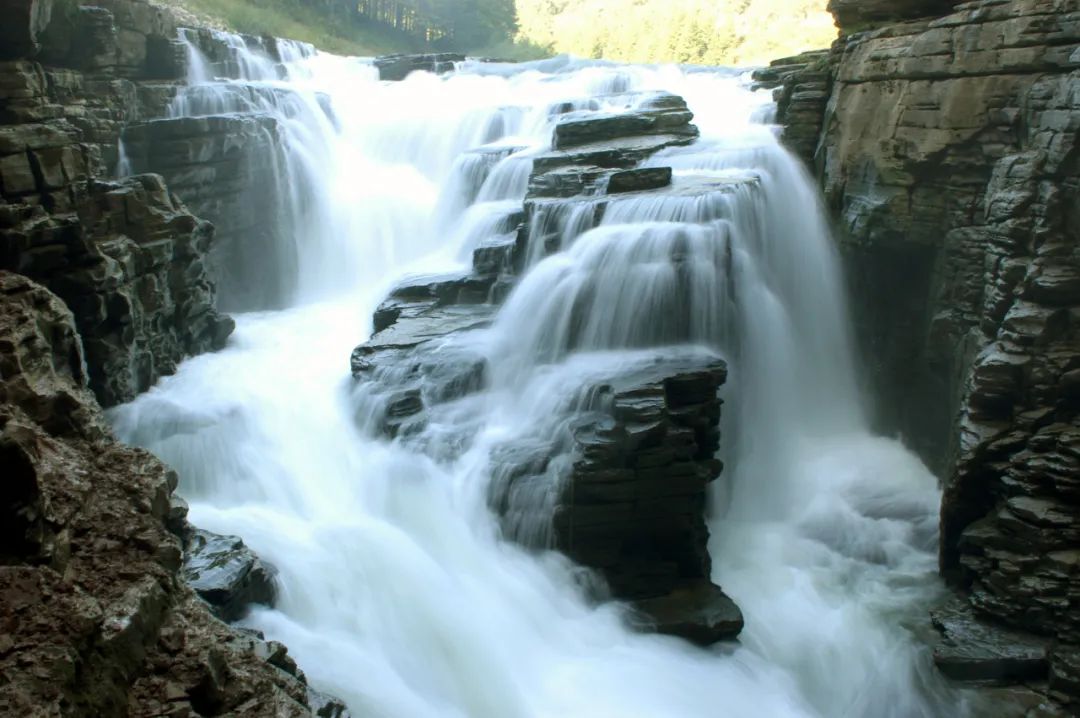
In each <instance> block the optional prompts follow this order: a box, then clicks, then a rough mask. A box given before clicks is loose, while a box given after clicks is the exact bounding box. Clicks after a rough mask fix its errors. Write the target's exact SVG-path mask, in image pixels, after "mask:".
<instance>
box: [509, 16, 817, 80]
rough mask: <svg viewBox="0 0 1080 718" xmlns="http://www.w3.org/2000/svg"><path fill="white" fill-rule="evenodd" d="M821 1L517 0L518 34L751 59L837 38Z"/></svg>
mask: <svg viewBox="0 0 1080 718" xmlns="http://www.w3.org/2000/svg"><path fill="white" fill-rule="evenodd" d="M825 4H826V2H825V0H518V2H517V13H518V23H519V30H518V38H519V39H520V40H523V41H526V42H529V43H532V44H535V45H539V46H541V47H548V48H550V49H551V50H552V51H554V52H567V53H571V54H574V55H581V56H585V57H597V58H605V59H609V60H625V61H633V62H681V63H695V64H704V65H757V64H764V63H766V62H768V61H769V60H771V59H773V58H776V57H780V56H784V55H792V54H795V53H798V52H802V51H804V50H811V49H815V48H820V47H827V46H828V45H829V44H831V43H832V41H833V40H835V39H836V34H837V31H836V27H835V26H834V24H833V19H832V16H831V15H829V14H828V13H827V12H826V11H825Z"/></svg>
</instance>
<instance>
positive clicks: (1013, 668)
mask: <svg viewBox="0 0 1080 718" xmlns="http://www.w3.org/2000/svg"><path fill="white" fill-rule="evenodd" d="M932 618H933V622H934V627H935V628H937V629H938V631H940V632H941V635H942V642H941V644H940V645H939V646H938V647H937V648H935V649H934V663H935V664H937V667H938V669H939V670H940V671H941V672H942V673H944V674H945V675H946V676H948V677H949V678H952V679H954V680H958V681H996V682H999V683H1013V682H1018V681H1026V680H1040V679H1042V680H1045V679H1046V678H1047V675H1048V671H1049V662H1048V660H1047V654H1048V646H1049V642H1048V641H1046V640H1045V639H1040V638H1038V637H1036V636H1031V635H1027V634H1022V633H1019V632H1016V631H1008V630H1003V629H1002V628H1001V626H995V625H993V624H990V623H987V622H985V621H982V620H980V619H979V618H977V617H976V615H975V614H974V612H973V611H972V609H971V607H970V606H969V605H968V604H967V603H966V602H963V601H953V602H952V603H950V604H948V605H946V606H943V607H941V608H939V609H936V610H935V611H934V612H933V614H932Z"/></svg>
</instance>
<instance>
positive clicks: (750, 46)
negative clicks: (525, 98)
mask: <svg viewBox="0 0 1080 718" xmlns="http://www.w3.org/2000/svg"><path fill="white" fill-rule="evenodd" d="M164 1H165V2H174V3H176V2H179V3H180V4H183V5H185V6H189V7H191V8H192V9H193V10H197V11H201V12H203V13H204V14H208V15H218V16H222V17H223V19H224V20H225V21H226V24H229V25H231V26H233V28H234V29H236V30H239V31H242V32H255V33H258V32H269V33H271V34H288V35H289V36H291V37H297V38H299V39H309V40H310V41H313V42H319V41H322V44H323V46H324V47H325V46H326V45H330V47H327V49H331V50H334V51H337V52H352V53H355V54H365V51H369V52H372V53H378V52H385V51H388V50H390V49H392V48H393V49H397V50H400V51H419V50H455V51H459V52H467V53H472V54H481V55H489V56H499V57H504V58H506V59H511V60H514V59H530V58H533V57H541V56H545V55H552V54H558V53H570V54H573V55H579V56H581V57H591V58H605V59H610V60H624V61H631V62H681V63H693V64H705V65H750V64H763V63H765V62H767V61H768V60H771V59H774V58H778V57H782V56H785V55H790V54H794V53H796V52H800V51H802V50H809V49H814V48H820V47H826V46H828V45H829V44H830V43H831V42H832V41H833V40H834V39H835V38H836V28H835V27H834V25H833V20H832V17H831V16H830V15H829V14H828V13H827V12H826V11H825V5H826V1H827V0H164Z"/></svg>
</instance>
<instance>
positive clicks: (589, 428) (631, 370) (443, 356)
mask: <svg viewBox="0 0 1080 718" xmlns="http://www.w3.org/2000/svg"><path fill="white" fill-rule="evenodd" d="M608 99H609V100H610V101H611V102H610V104H611V105H612V106H615V107H618V106H620V105H622V106H623V109H622V111H619V110H617V109H616V110H610V111H605V112H597V111H592V112H590V111H579V112H572V113H571V112H559V113H557V114H559V115H560V116H559V119H558V121H557V122H556V125H555V129H554V133H553V134H554V136H553V143H552V144H553V147H554V149H552V150H551V151H550V152H547V153H544V154H541V155H540V156H538V157H535V158H534V161H533V172H532V175H531V176H530V179H529V191H528V199H527V200H526V202H525V205H524V207H522V208H515V209H514V210H513V211H512V212H510V213H508V214H507V215H506V217H505V220H504V221H503V222H502V223H501V225H497V226H496V227H495V229H494V230H493V236H492V238H491V239H489V240H488V241H486V242H485V243H483V244H482V245H480V246H479V247H477V248H476V250H475V251H474V254H473V266H472V269H471V271H469V272H465V273H461V274H456V275H452V276H438V277H417V278H413V279H410V280H408V281H406V282H404V283H402V284H401V285H400V286H398V287H397V288H395V289H394V290H393V291H392V292H391V294H390V296H389V297H388V298H387V300H386V301H385V302H383V304H382V305H381V306H380V307H379V309H378V310H377V311H376V313H375V318H374V323H375V334H374V336H373V337H372V338H371V340H370V341H368V342H367V343H365V344H363V345H361V346H360V347H358V348H357V349H356V350H355V352H354V353H353V356H352V370H353V374H354V376H355V377H356V379H357V387H356V394H357V396H359V397H361V404H362V407H363V408H362V411H363V412H364V414H363V415H364V417H365V420H366V421H371V420H372V418H373V420H374V421H373V423H374V425H375V426H376V427H377V428H378V429H379V430H381V431H382V432H383V433H384V434H385V435H387V436H391V437H396V438H398V439H400V440H402V441H410V442H419V443H418V444H417V448H418V449H421V450H422V449H424V448H426V447H425V446H424V445H423V443H422V442H424V441H425V440H426V439H425V437H424V430H425V428H426V427H428V426H429V424H430V423H431V422H432V421H433V420H436V421H437V420H438V418H439V412H440V410H441V409H442V408H444V407H446V406H447V405H450V404H452V403H453V402H455V401H459V400H466V401H467V400H468V399H469V397H471V396H473V395H475V394H476V393H478V392H479V391H481V390H483V389H485V388H486V387H487V386H488V382H489V380H490V372H491V367H489V365H488V359H487V357H485V356H484V355H483V354H482V353H481V352H480V351H479V350H478V349H477V347H476V346H475V345H471V344H470V343H469V342H468V341H467V340H459V339H461V337H463V336H465V335H466V334H467V333H468V332H470V331H472V330H476V329H482V328H484V327H486V326H488V325H489V324H490V323H491V321H492V320H493V318H494V316H495V313H496V307H497V305H498V304H500V303H501V302H502V300H503V299H504V298H505V297H506V296H507V294H508V293H509V291H510V290H511V289H512V287H513V286H514V285H515V283H516V281H517V278H518V275H519V273H520V272H521V271H522V269H523V268H524V267H525V266H526V265H527V264H528V263H529V262H535V261H538V260H539V259H541V258H543V257H544V256H545V255H546V254H548V253H550V252H554V251H558V250H559V249H560V248H561V247H560V246H559V244H558V241H557V240H559V239H560V235H558V232H557V230H556V227H555V226H549V224H558V222H557V221H556V220H554V219H553V218H556V217H558V216H562V213H563V212H564V211H565V210H577V211H580V212H582V213H583V214H584V215H585V216H587V217H588V221H587V222H585V223H584V225H583V227H582V229H583V230H584V229H588V228H589V227H592V226H594V224H595V223H597V222H599V221H600V220H601V219H602V217H603V215H604V213H605V211H606V209H607V207H608V205H609V203H610V202H613V201H615V200H616V198H626V197H634V196H637V195H639V194H640V195H642V196H648V193H650V192H654V191H664V192H668V191H675V190H671V189H670V187H671V185H672V171H671V169H670V168H668V167H648V168H642V167H640V166H639V164H640V163H641V162H642V161H643V160H645V159H647V158H648V157H650V156H651V155H652V154H654V153H655V152H657V151H659V150H660V149H663V148H665V147H670V146H675V145H685V144H688V143H690V142H692V141H693V139H694V138H695V137H696V136H697V128H695V127H694V126H693V125H691V124H690V120H691V119H692V115H691V114H690V113H689V111H688V110H687V109H686V103H685V102H684V101H683V100H682V98H679V97H675V96H672V95H667V94H663V93H653V94H648V95H626V96H612V97H611V98H608ZM554 109H555V110H559V109H561V108H560V107H556V108H554ZM476 152H477V154H478V155H479V154H480V153H481V152H483V149H482V148H481V149H480V150H477V151H476ZM489 154H491V153H489ZM503 156H505V155H503V154H500V155H497V157H498V159H501V158H502V157H503ZM478 166H479V167H481V168H486V170H485V171H490V167H491V166H492V165H491V164H490V163H487V162H483V163H479V165H478ZM475 179H476V180H477V181H478V182H482V180H483V176H480V177H477V178H475ZM729 186H730V181H725V182H724V183H720V184H716V182H714V183H713V184H710V185H709V186H708V187H706V188H704V189H703V188H701V187H698V186H697V185H694V184H693V183H691V186H689V187H686V188H681V189H679V190H678V191H681V192H689V193H691V194H693V193H694V192H699V191H709V192H716V191H727V190H728V188H729ZM659 354H660V355H659V356H657V357H654V358H653V359H652V360H650V361H645V362H643V363H638V364H635V365H634V366H632V367H623V368H622V369H621V370H618V371H614V373H613V374H612V375H611V376H609V377H605V378H603V379H598V380H596V381H590V383H588V385H587V386H576V387H572V388H568V389H567V391H570V392H572V393H573V394H574V396H573V397H567V400H568V406H567V409H566V413H565V415H563V414H559V415H558V416H553V417H549V418H550V424H551V425H550V426H547V425H545V426H542V427H541V426H537V427H536V430H535V434H536V435H535V436H530V437H527V438H522V439H521V440H511V441H508V442H506V443H505V444H504V445H501V446H499V447H497V448H496V449H495V450H494V451H493V452H492V457H491V469H492V473H493V474H494V476H493V477H492V486H491V495H490V502H491V504H492V506H493V507H494V509H495V510H496V512H497V513H498V514H499V515H500V516H501V517H502V519H503V525H504V530H505V532H506V534H507V536H508V537H509V538H512V539H514V540H516V541H519V542H521V543H523V544H525V545H528V546H530V547H533V548H539V549H549V548H554V549H558V550H560V551H562V552H564V553H565V554H567V555H568V556H570V557H571V558H573V559H574V560H575V561H576V562H578V563H579V564H581V565H583V566H586V567H589V568H591V569H593V570H594V571H595V572H596V574H597V575H599V576H600V577H602V578H603V580H604V584H605V587H606V588H605V590H606V591H610V594H611V595H614V596H615V597H616V598H620V599H624V600H627V601H633V602H635V603H634V607H635V608H636V609H637V613H636V616H637V619H638V620H637V623H638V624H639V625H641V626H642V627H644V628H647V629H648V630H656V631H659V632H663V633H667V634H670V635H675V636H680V637H682V638H686V639H687V640H690V641H693V642H696V643H699V644H703V645H708V644H712V643H715V642H717V641H720V640H725V639H730V638H734V637H735V636H736V635H737V634H738V633H739V631H740V630H741V629H742V623H743V620H742V614H741V612H740V611H739V609H738V607H737V606H736V605H735V604H734V602H732V601H731V599H730V598H728V597H727V596H726V595H724V593H723V591H721V590H720V588H719V587H717V586H714V585H712V584H711V583H710V581H709V577H710V573H711V565H712V564H711V560H710V558H709V554H708V550H707V542H708V537H709V532H708V528H707V527H706V525H705V519H704V514H705V495H706V490H707V487H708V485H709V484H710V483H711V482H712V481H714V480H716V479H717V478H718V477H719V476H720V472H721V468H722V467H721V465H720V463H719V462H718V461H716V460H715V458H714V457H715V454H716V452H717V450H718V448H719V429H718V427H719V423H720V404H721V402H720V399H719V397H718V392H719V389H720V387H721V385H722V384H723V383H724V381H725V380H726V377H727V368H726V365H725V364H724V362H722V361H720V360H719V359H717V358H716V357H712V356H707V355H706V356H703V355H692V354H688V355H681V354H679V353H678V352H676V351H674V350H671V349H668V350H665V351H664V352H660V353H659ZM571 406H572V407H574V408H572V409H571V408H570V407H571ZM446 423H447V422H442V423H440V424H439V426H440V430H443V429H442V427H444V426H445V425H446ZM454 424H455V425H454V426H452V427H448V428H447V429H445V430H444V431H446V432H451V433H452V432H457V433H454V434H453V435H452V436H449V437H448V436H442V437H441V440H440V442H439V448H440V450H441V451H446V450H447V446H451V447H453V446H459V447H460V446H463V445H467V444H468V442H469V441H470V439H471V436H470V435H469V432H470V431H472V430H475V428H476V427H469V426H460V425H459V424H461V422H460V421H458V422H454ZM567 427H569V428H567ZM458 434H460V436H459V435H458Z"/></svg>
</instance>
